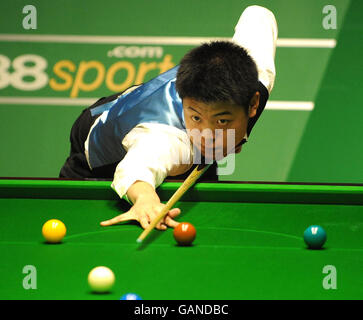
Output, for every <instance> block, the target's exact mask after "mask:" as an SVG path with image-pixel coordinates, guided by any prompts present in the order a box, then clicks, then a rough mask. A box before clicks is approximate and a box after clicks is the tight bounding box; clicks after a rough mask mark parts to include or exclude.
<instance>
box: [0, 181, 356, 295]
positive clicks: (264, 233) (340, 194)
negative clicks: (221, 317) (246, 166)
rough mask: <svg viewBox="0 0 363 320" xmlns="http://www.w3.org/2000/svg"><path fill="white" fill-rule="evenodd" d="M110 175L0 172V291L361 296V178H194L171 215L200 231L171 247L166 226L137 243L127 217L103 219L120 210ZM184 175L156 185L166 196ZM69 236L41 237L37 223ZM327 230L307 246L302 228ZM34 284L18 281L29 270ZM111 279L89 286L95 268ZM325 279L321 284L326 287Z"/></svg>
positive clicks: (134, 226) (164, 197)
mask: <svg viewBox="0 0 363 320" xmlns="http://www.w3.org/2000/svg"><path fill="white" fill-rule="evenodd" d="M110 184H111V182H110V181H74V180H72V181H71V180H57V179H53V180H52V179H48V180H47V179H44V180H41V179H0V256H1V262H0V273H1V275H2V281H1V286H0V299H2V300H8V299H17V300H18V299H20V300H23V299H47V300H48V299H52V300H58V299H112V300H118V299H120V297H121V296H122V295H123V294H124V293H127V292H134V293H137V294H139V295H140V296H141V297H142V298H143V299H145V300H159V299H160V300H237V299H248V300H250V299H263V300H265V299H362V298H363V277H362V271H363V269H362V266H363V185H348V184H346V185H345V184H344V185H335V184H293V183H261V182H255V183H248V182H215V183H204V182H203V183H197V184H195V185H194V186H193V187H192V188H191V189H190V190H189V191H188V192H187V193H186V194H185V195H184V196H183V197H182V198H181V199H180V201H179V202H178V203H177V205H176V207H179V208H180V209H181V210H182V214H181V215H180V217H179V218H178V219H177V220H178V221H188V222H191V223H192V224H194V226H195V227H196V229H197V237H196V239H195V241H194V244H193V245H192V246H190V247H179V246H177V245H176V242H175V241H174V238H173V234H172V233H173V232H172V229H168V230H166V231H158V230H154V231H153V232H152V233H151V234H150V235H149V236H148V237H147V238H146V239H145V240H144V243H143V244H142V245H141V246H140V245H138V244H137V243H136V239H137V237H138V236H139V235H140V233H141V232H142V229H141V227H140V226H139V225H138V224H136V223H134V222H129V223H122V224H120V225H116V226H112V227H101V226H100V225H99V223H100V221H102V220H106V219H109V218H112V217H114V216H116V215H118V214H120V213H122V212H125V211H127V210H128V209H129V208H130V205H129V204H128V203H127V202H126V201H124V200H122V199H118V196H117V194H116V193H115V192H114V191H113V190H112V189H111V188H110ZM180 185H181V182H164V183H163V184H162V185H161V186H160V187H159V188H158V189H157V192H158V194H159V196H160V198H161V200H162V201H163V202H166V201H167V200H168V199H169V198H170V197H171V195H172V194H173V193H174V192H175V190H176V189H177V188H178V187H179V186H180ZM51 218H56V219H60V220H62V221H63V222H64V223H65V225H66V226H67V234H66V236H65V238H64V239H63V242H62V243H60V244H47V243H45V242H44V239H43V237H42V234H41V228H42V225H43V223H44V222H45V221H47V220H48V219H51ZM312 224H318V225H321V226H322V227H323V228H324V229H325V230H326V232H327V242H326V243H325V245H324V248H323V249H321V250H310V249H307V247H306V245H305V243H304V240H303V232H304V230H305V229H306V228H307V227H308V226H309V225H312ZM29 265H30V266H34V267H35V268H36V288H35V289H32V288H30V289H25V288H24V286H23V280H24V278H25V277H26V276H27V272H25V271H24V273H23V268H24V267H25V266H29ZM100 265H104V266H108V267H109V268H111V269H112V270H113V271H114V273H115V276H116V282H115V285H114V287H113V289H112V291H111V292H110V293H108V294H94V293H91V292H90V289H89V287H88V284H87V275H88V272H89V271H90V270H91V269H92V268H93V267H95V266H100ZM327 284H328V285H327Z"/></svg>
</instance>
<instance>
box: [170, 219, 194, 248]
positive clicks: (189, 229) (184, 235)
mask: <svg viewBox="0 0 363 320" xmlns="http://www.w3.org/2000/svg"><path fill="white" fill-rule="evenodd" d="M173 234H174V238H175V240H176V242H178V244H179V245H181V246H189V245H191V244H192V242H193V241H194V239H195V236H196V235H197V231H196V230H195V228H194V226H193V225H192V224H191V223H189V222H181V223H179V224H178V226H177V227H175V228H174V233H173Z"/></svg>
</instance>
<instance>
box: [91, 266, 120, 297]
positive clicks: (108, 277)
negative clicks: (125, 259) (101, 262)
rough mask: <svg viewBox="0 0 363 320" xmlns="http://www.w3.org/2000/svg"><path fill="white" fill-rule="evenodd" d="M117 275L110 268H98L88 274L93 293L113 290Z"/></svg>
mask: <svg viewBox="0 0 363 320" xmlns="http://www.w3.org/2000/svg"><path fill="white" fill-rule="evenodd" d="M114 283H115V275H114V273H113V272H112V270H111V269H110V268H107V267H103V266H101V267H96V268H93V269H92V270H91V271H90V273H89V274H88V284H89V286H90V288H91V290H92V291H93V292H98V293H104V292H108V291H110V290H111V288H112V287H113V285H114Z"/></svg>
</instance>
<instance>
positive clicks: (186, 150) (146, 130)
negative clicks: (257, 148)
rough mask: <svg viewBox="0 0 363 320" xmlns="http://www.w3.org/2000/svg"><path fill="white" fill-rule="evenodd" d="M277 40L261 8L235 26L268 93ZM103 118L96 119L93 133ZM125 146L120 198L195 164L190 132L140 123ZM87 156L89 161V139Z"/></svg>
mask: <svg viewBox="0 0 363 320" xmlns="http://www.w3.org/2000/svg"><path fill="white" fill-rule="evenodd" d="M276 40H277V24H276V20H275V17H274V15H273V13H272V12H271V11H269V10H268V9H266V8H263V7H260V6H250V7H247V8H246V9H245V10H244V12H243V13H242V15H241V17H240V19H239V21H238V23H237V25H236V27H235V34H234V36H233V38H232V41H233V42H235V43H237V44H238V45H240V46H242V47H243V48H244V49H246V50H247V52H248V53H249V55H250V56H251V57H252V58H253V59H254V61H255V63H256V65H257V70H258V76H259V80H260V81H261V82H262V83H263V85H264V86H265V87H266V88H267V90H268V91H269V92H271V90H272V88H273V85H274V81H275V64H274V58H275V50H276ZM132 89H135V87H133V88H132ZM101 117H102V115H101V116H100V117H98V118H97V119H96V121H95V123H94V125H93V126H92V128H91V130H90V132H91V131H92V129H93V127H94V126H95V125H96V124H97V123H98V121H100V119H101ZM245 138H246V137H245ZM122 145H123V147H124V148H125V150H126V152H127V153H126V156H125V157H124V158H123V159H122V160H121V161H120V162H119V164H118V165H117V167H116V171H115V174H114V178H113V182H112V184H111V187H112V188H113V189H114V190H115V191H116V193H117V194H118V195H119V196H120V198H122V197H124V196H126V192H127V190H128V188H129V187H130V186H131V185H132V184H133V183H134V182H135V181H137V180H141V181H145V182H147V183H149V184H150V185H151V186H152V187H154V188H157V187H158V186H159V185H160V184H161V183H162V182H163V181H164V179H165V178H166V177H167V176H175V175H179V174H182V173H184V172H186V171H187V170H188V169H190V168H191V167H192V165H193V147H192V145H191V143H190V140H189V137H188V135H187V133H186V132H184V131H182V130H180V129H177V128H175V127H172V126H168V125H164V124H155V123H141V124H139V125H137V126H136V127H135V128H134V129H132V130H131V131H130V132H129V133H128V134H127V135H126V136H125V138H124V139H123V141H122ZM85 154H86V157H87V160H88V159H89V157H88V138H87V140H86V142H85ZM126 198H127V197H126Z"/></svg>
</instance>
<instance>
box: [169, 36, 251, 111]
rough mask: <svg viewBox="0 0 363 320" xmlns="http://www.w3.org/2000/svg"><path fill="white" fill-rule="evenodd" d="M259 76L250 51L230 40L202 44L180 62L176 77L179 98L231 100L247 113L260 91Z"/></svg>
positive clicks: (214, 100)
mask: <svg viewBox="0 0 363 320" xmlns="http://www.w3.org/2000/svg"><path fill="white" fill-rule="evenodd" d="M257 86H258V73H257V68H256V64H255V62H254V61H253V60H252V58H251V57H250V56H249V55H248V53H247V51H246V50H245V49H243V48H242V47H240V46H238V45H237V44H234V43H232V42H229V41H214V42H210V43H205V44H202V45H201V46H199V47H196V48H194V49H192V50H191V51H189V52H188V53H187V54H186V55H185V56H184V57H183V59H182V60H181V62H180V66H179V70H178V73H177V78H176V89H177V91H178V93H179V96H180V97H181V98H182V99H183V98H185V97H189V98H194V99H196V100H198V101H201V102H204V103H208V102H220V101H228V102H232V103H234V104H236V105H239V106H242V107H243V108H244V110H245V111H246V113H247V112H248V107H249V103H250V100H251V99H252V97H253V95H254V93H255V92H256V91H257Z"/></svg>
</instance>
